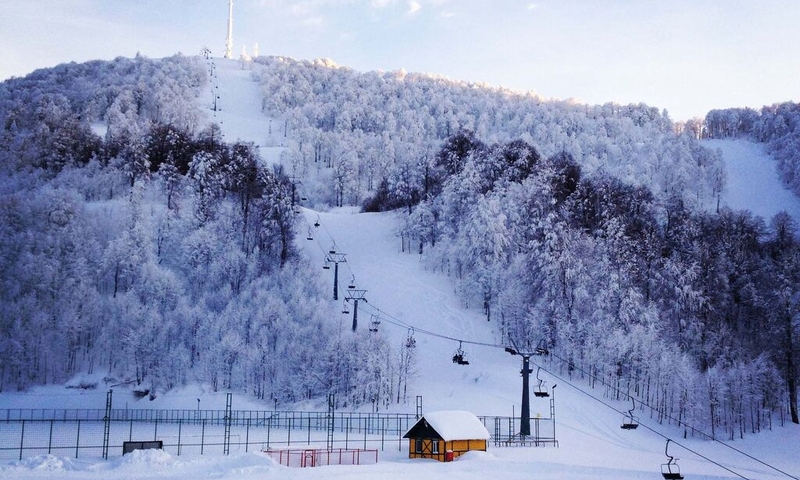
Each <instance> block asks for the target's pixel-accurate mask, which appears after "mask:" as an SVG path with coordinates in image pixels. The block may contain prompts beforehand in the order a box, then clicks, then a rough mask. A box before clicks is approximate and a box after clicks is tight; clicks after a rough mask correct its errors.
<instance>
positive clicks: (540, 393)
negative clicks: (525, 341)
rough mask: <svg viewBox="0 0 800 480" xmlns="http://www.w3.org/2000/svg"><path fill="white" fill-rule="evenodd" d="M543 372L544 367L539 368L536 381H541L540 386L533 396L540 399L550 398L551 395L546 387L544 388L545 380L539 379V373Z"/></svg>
mask: <svg viewBox="0 0 800 480" xmlns="http://www.w3.org/2000/svg"><path fill="white" fill-rule="evenodd" d="M541 370H542V367H539V368H537V369H536V380H539V385H537V386H536V391H535V392H533V395H534V396H537V397H540V398H544V397H549V396H550V393H548V392H547V388H546V387H543V386H542V384H543V383H544V380H542V379H541V378H539V371H541Z"/></svg>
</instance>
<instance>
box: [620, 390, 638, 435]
mask: <svg viewBox="0 0 800 480" xmlns="http://www.w3.org/2000/svg"><path fill="white" fill-rule="evenodd" d="M635 409H636V403H635V402H634V401H633V397H631V409H630V410H628V413H626V414H625V417H624V418H623V419H622V425H620V426H619V428H621V429H623V430H636V428H637V427H638V426H639V417H637V416H636V415H634V414H633V411H634V410H635Z"/></svg>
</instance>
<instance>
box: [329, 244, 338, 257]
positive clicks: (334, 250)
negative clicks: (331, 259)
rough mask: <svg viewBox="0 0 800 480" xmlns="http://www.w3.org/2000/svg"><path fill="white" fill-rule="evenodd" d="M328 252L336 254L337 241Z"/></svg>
mask: <svg viewBox="0 0 800 480" xmlns="http://www.w3.org/2000/svg"><path fill="white" fill-rule="evenodd" d="M328 253H330V254H331V255H334V254H336V244H335V243H334V244H333V245H331V249H330V250H328Z"/></svg>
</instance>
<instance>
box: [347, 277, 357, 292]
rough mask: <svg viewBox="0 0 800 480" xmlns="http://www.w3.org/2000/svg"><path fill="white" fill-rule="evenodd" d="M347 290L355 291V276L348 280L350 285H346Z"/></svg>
mask: <svg viewBox="0 0 800 480" xmlns="http://www.w3.org/2000/svg"><path fill="white" fill-rule="evenodd" d="M347 288H348V289H350V290H355V289H356V276H355V275H353V277H352V278H351V279H350V283H349V284H348V285H347Z"/></svg>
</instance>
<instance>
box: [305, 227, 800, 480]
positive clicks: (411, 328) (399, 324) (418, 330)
mask: <svg viewBox="0 0 800 480" xmlns="http://www.w3.org/2000/svg"><path fill="white" fill-rule="evenodd" d="M303 219H304V220H305V222H306V223H307V224H308V227H309V228H310V227H311V224H310V223H309V222H308V219H307V218H305V215H304V216H303ZM320 225H321V226H322V228H323V230H325V233H326V234H327V235H328V238H330V240H331V242H333V244H335V243H336V242H335V241H334V239H333V236H332V235H331V234H330V232H329V231H328V229H327V227H325V223H324V222H320ZM314 240H315V241H316V242H317V246H318V247H319V248H320V251H322V252H323V254H324V255H325V256H326V257H327V253H326V252H327V250H325V248H323V247H322V244H321V243H320V241H319V238H318V236H315V237H314ZM345 265H346V266H347V269H348V270H349V271H350V273H351V275H352V278H353V279H355V274H354V273H353V270H352V268H351V267H350V265H349V263H347V262H345ZM365 307H367V308H371V309H373V310H374V311H376V312H378V314H379V315H380V316H381V319H382V320H383V321H385V322H386V323H388V324H391V325H394V326H396V327H400V328H403V329H407V330H409V331H412V332H414V333H421V334H424V335H428V336H432V337H437V338H442V339H444V340H450V341H453V342H459V344H462V343H464V344H469V345H477V346H482V347H490V348H499V349H506V347H507V345H500V344H496V343H488V342H479V341H474V340H465V339H461V338H456V337H451V336H449V335H443V334H441V333H436V332H433V331H430V330H427V329H424V328H419V327H417V326H414V325H411V324H409V323H407V322H404V321H402V320H400V319H398V318H396V317H394V316H392V315H390V314H389V313H387V312H385V311H383V310H381V309H380V308H378V307H377V306H375V304H374V303H371V302H369V303H366V304H365ZM550 355H552V356H553V357H554V358H556V359H557V360H559V361H560V362H562V363H565V364H567V365H570V364H571V365H572V368H575V369H577V370H579V371H580V372H582V373H583V374H584V375H588V376H589V377H590V378H593V379H594V380H596V381H599V382H600V384H601V385H603V386H605V387H607V388H610V389H611V390H612V391H615V392H617V393H623V392H622V390H621V389H620V388H618V387H615V386H613V385H609V384H608V383H606V382H605V380H604V379H602V378H598V377H597V376H596V375H594V374H592V373H591V372H587V371H586V370H584V369H583V368H582V367H578V366H576V365H575V364H574V363H572V362H569V361H567V360H566V359H564V358H562V357H560V356H558V355H556V354H554V353H552V352H550ZM537 366H539V365H537ZM540 368H541V367H540ZM544 370H545V372H547V373H549V374H550V375H552V376H554V377H556V378H558V379H559V380H560V381H562V382H564V383H567V384H568V385H570V386H572V387H573V388H575V389H576V390H578V391H579V392H581V393H583V394H584V395H587V396H589V397H590V398H592V399H594V400H595V401H597V402H599V403H601V404H603V405H605V406H606V407H608V408H610V409H612V410H614V411H615V412H617V413H621V414H623V415H624V414H625V413H624V412H623V411H620V410H617V409H616V408H615V407H613V406H612V405H609V404H608V403H606V402H604V401H603V400H601V399H599V398H597V397H595V396H594V395H592V394H590V393H588V392H586V391H584V390H583V389H581V388H579V387H577V386H576V385H574V384H572V383H571V382H569V381H568V380H566V379H564V378H563V377H561V376H560V375H556V374H555V373H553V372H551V371H549V370H547V369H544ZM625 395H628V396H630V394H629V393H625ZM639 403H640V404H641V405H643V406H646V407H648V408H650V409H652V410H655V411H659V410H658V409H657V408H654V407H652V406H651V405H649V404H648V403H647V402H642V401H641V399H640V401H639ZM664 415H665V417H666V418H667V419H669V420H675V421H676V422H677V423H678V424H679V425H681V424H683V425H685V426H686V427H691V428H692V430H693V431H694V432H697V433H699V434H700V435H703V436H705V437H707V438H709V439H711V440H713V441H715V442H717V443H720V444H722V445H724V446H726V447H728V448H730V449H731V450H733V451H735V452H737V453H739V454H741V455H743V456H745V457H747V458H749V459H751V460H753V461H755V462H758V463H760V464H761V465H764V466H765V467H768V468H770V469H772V470H774V471H776V472H779V473H781V474H783V475H785V476H787V477H788V478H792V479H795V480H800V478H798V477H795V476H793V475H790V474H789V473H787V472H784V471H783V470H781V469H779V468H777V467H775V466H773V465H770V464H769V463H766V462H764V461H763V460H759V459H758V458H756V457H754V456H752V455H750V454H748V453H746V452H743V451H741V450H739V449H738V448H736V447H733V446H731V445H728V444H727V443H725V442H722V441H720V440H718V439H717V438H715V437H713V436H711V435H709V434H707V433H705V432H703V431H702V430H699V429H697V428H694V427H692V426H691V425H689V424H687V423H686V422H685V421H680V422H678V421H677V419H674V418H672V417H671V416H669V415H667V414H666V413H665V414H664ZM639 425H641V426H642V427H644V428H646V429H647V430H650V431H651V432H653V433H655V434H656V435H658V436H660V437H662V438H664V439H667V440H670V438H669V437H667V436H666V435H664V434H662V433H660V432H658V431H656V430H654V429H653V428H651V427H648V426H647V425H644V424H641V423H639ZM671 441H672V442H673V443H675V444H676V445H678V446H679V447H681V448H683V449H685V450H686V451H688V452H691V453H693V454H694V455H697V456H698V457H700V458H702V459H704V460H706V461H708V462H710V463H713V464H714V465H717V466H718V467H720V468H722V469H724V470H726V471H728V472H730V473H732V474H734V475H736V476H737V477H740V478H743V479H745V480H749V479H748V478H747V477H745V476H743V475H741V474H739V473H737V472H735V471H733V470H731V469H729V468H728V467H726V466H724V465H722V464H720V463H718V462H715V461H714V460H711V459H710V458H708V457H706V456H704V455H702V454H701V453H699V452H697V451H695V450H693V449H691V448H689V447H687V446H685V445H683V444H681V443H679V442H676V441H675V440H671Z"/></svg>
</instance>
